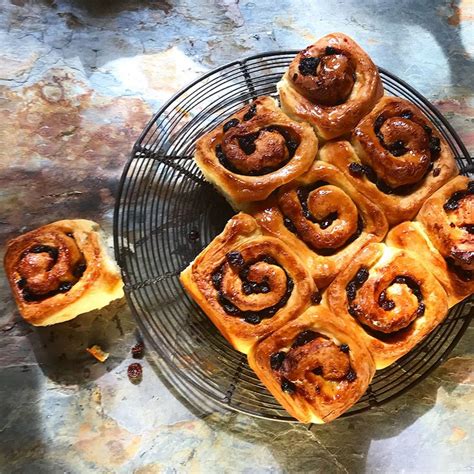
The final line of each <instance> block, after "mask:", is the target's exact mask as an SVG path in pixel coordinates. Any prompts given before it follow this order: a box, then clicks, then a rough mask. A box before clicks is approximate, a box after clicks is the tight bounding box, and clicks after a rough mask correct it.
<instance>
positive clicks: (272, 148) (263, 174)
mask: <svg viewBox="0 0 474 474" xmlns="http://www.w3.org/2000/svg"><path fill="white" fill-rule="evenodd" d="M317 151H318V140H317V138H316V136H315V135H314V132H313V130H312V129H311V127H310V126H309V125H307V124H303V123H297V122H294V121H292V120H290V119H289V118H288V117H287V116H286V115H285V114H283V112H282V111H281V110H280V109H279V108H278V107H277V105H276V101H275V100H274V99H272V98H271V97H260V98H258V99H257V100H255V101H254V102H252V103H251V104H250V105H248V106H246V107H244V108H243V109H242V110H240V111H239V112H237V113H236V114H235V115H233V116H231V117H229V118H228V119H227V120H226V121H225V122H223V123H222V124H221V125H219V126H218V127H217V128H215V129H214V130H212V131H211V132H209V133H207V134H206V135H204V136H203V137H201V138H200V139H199V140H198V141H197V144H196V153H195V160H196V163H197V164H198V166H199V168H200V169H201V171H202V172H203V174H204V176H205V178H206V179H207V180H208V181H210V182H211V183H213V184H214V185H215V186H216V188H217V189H218V190H219V191H221V192H222V193H223V194H224V196H225V197H226V198H227V200H228V201H229V203H230V204H231V205H232V207H233V208H234V209H241V208H243V207H244V206H245V204H246V203H249V202H254V201H262V200H263V199H266V198H267V197H268V196H269V195H270V194H271V193H272V192H273V191H274V190H275V189H276V188H278V187H279V186H281V185H283V184H285V183H288V182H289V181H291V180H292V179H294V178H296V177H298V176H299V175H301V174H302V173H304V172H305V171H306V170H307V169H308V168H309V166H310V165H311V163H312V162H313V160H314V158H315V156H316V153H317Z"/></svg>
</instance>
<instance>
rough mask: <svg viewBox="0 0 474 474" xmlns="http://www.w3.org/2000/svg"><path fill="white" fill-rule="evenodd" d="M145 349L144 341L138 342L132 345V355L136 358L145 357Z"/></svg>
mask: <svg viewBox="0 0 474 474" xmlns="http://www.w3.org/2000/svg"><path fill="white" fill-rule="evenodd" d="M144 350H145V346H144V345H143V342H137V343H136V344H135V345H134V346H133V347H132V357H133V358H134V359H141V358H142V357H143V353H144Z"/></svg>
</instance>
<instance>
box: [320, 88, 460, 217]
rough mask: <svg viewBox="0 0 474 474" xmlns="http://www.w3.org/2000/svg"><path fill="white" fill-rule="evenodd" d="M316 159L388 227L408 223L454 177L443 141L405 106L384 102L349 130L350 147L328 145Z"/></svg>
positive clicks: (402, 102)
mask: <svg viewBox="0 0 474 474" xmlns="http://www.w3.org/2000/svg"><path fill="white" fill-rule="evenodd" d="M320 158H321V159H322V160H324V161H327V162H329V163H332V164H334V165H336V166H337V167H338V168H340V169H341V170H342V171H343V172H344V174H345V175H346V176H347V178H348V179H350V180H351V182H352V183H353V184H354V186H355V187H357V189H358V190H360V191H361V192H362V193H363V194H365V195H366V196H367V197H368V198H369V199H371V200H372V201H373V202H377V204H378V205H379V206H380V207H381V208H382V209H383V210H384V212H385V215H386V216H387V219H388V222H389V224H390V225H395V224H398V223H399V222H402V221H404V220H410V219H412V218H413V217H414V216H415V215H416V213H417V212H418V210H419V209H420V207H421V205H422V204H423V202H424V201H425V199H426V198H427V197H428V196H430V195H431V194H432V193H433V192H434V191H435V190H436V189H438V188H439V187H440V186H442V185H443V184H444V183H445V182H446V181H448V180H449V179H450V178H451V177H453V176H455V175H456V174H457V173H458V170H457V167H456V163H455V161H454V157H453V155H452V153H451V150H450V148H449V146H448V144H447V143H446V141H445V140H444V138H443V137H442V136H441V135H440V134H439V133H438V132H437V131H436V129H435V127H434V125H433V124H432V123H431V122H430V121H429V120H428V119H427V118H426V117H425V116H424V115H423V114H422V112H421V111H420V110H419V109H418V108H417V107H416V106H414V105H413V104H411V103H410V102H408V101H406V100H404V99H399V98H395V97H384V98H383V99H381V100H380V101H379V102H378V103H377V105H376V106H375V108H374V110H373V111H372V112H371V113H370V114H369V115H367V117H365V118H364V119H363V120H362V121H361V122H360V123H359V124H358V125H357V127H356V128H355V130H354V132H353V134H352V146H351V144H349V143H348V142H344V141H342V142H336V143H329V144H327V146H326V147H324V148H323V149H322V150H321V153H320Z"/></svg>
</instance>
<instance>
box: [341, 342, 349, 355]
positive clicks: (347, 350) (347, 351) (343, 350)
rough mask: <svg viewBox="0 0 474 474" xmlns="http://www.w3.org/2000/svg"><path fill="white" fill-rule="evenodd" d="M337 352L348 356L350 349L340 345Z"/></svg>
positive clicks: (345, 345)
mask: <svg viewBox="0 0 474 474" xmlns="http://www.w3.org/2000/svg"><path fill="white" fill-rule="evenodd" d="M339 350H340V351H341V352H344V354H348V353H349V350H350V349H349V346H348V345H347V344H341V345H340V346H339Z"/></svg>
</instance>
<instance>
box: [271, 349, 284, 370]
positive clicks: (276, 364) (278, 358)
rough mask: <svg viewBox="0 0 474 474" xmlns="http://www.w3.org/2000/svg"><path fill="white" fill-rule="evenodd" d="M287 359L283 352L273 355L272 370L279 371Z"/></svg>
mask: <svg viewBox="0 0 474 474" xmlns="http://www.w3.org/2000/svg"><path fill="white" fill-rule="evenodd" d="M285 357H286V353H285V352H283V351H280V352H275V354H272V356H271V357H270V367H271V368H272V370H278V369H279V368H280V367H281V364H283V361H284V360H285Z"/></svg>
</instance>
